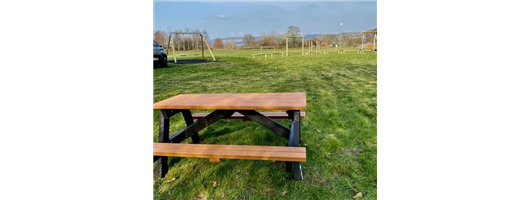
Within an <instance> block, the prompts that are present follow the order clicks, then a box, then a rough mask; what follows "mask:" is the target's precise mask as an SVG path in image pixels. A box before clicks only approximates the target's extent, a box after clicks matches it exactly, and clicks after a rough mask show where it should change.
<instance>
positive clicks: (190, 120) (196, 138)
mask: <svg viewBox="0 0 530 200" xmlns="http://www.w3.org/2000/svg"><path fill="white" fill-rule="evenodd" d="M182 116H183V117H184V121H186V126H191V125H192V124H193V122H194V121H193V117H192V116H191V111H190V110H182ZM191 141H192V142H193V143H194V144H199V143H200V138H199V133H193V135H191Z"/></svg>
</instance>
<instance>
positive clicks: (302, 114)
mask: <svg viewBox="0 0 530 200" xmlns="http://www.w3.org/2000/svg"><path fill="white" fill-rule="evenodd" d="M208 114H210V113H195V114H193V115H192V117H193V119H202V118H204V117H206V115H208ZM261 114H263V115H265V116H267V117H268V118H271V119H288V118H289V115H288V114H287V113H285V112H261ZM300 118H301V119H305V112H300ZM229 119H242V120H244V121H248V120H249V119H248V118H246V117H245V116H244V115H242V114H241V113H238V112H235V113H234V114H233V115H232V116H231V117H230V118H229Z"/></svg>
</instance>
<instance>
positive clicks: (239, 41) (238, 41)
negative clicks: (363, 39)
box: [221, 29, 377, 46]
mask: <svg viewBox="0 0 530 200" xmlns="http://www.w3.org/2000/svg"><path fill="white" fill-rule="evenodd" d="M375 30H377V29H375ZM326 35H327V34H309V35H304V40H310V39H313V38H316V37H320V38H323V37H324V36H326ZM333 35H336V36H339V35H340V34H338V33H337V34H333ZM356 35H361V32H343V33H342V37H351V36H356ZM260 38H261V37H254V39H256V40H259V39H260ZM231 39H233V40H234V41H235V42H236V46H242V45H243V37H226V38H221V40H222V41H223V42H227V41H228V40H231Z"/></svg>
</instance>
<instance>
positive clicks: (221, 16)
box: [217, 15, 226, 18]
mask: <svg viewBox="0 0 530 200" xmlns="http://www.w3.org/2000/svg"><path fill="white" fill-rule="evenodd" d="M217 16H218V17H220V18H225V17H226V16H224V15H217Z"/></svg>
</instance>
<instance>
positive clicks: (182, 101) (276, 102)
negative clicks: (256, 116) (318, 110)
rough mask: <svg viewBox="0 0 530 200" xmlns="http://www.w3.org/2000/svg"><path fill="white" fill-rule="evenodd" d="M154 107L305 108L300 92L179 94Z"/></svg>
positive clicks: (303, 96) (222, 108)
mask: <svg viewBox="0 0 530 200" xmlns="http://www.w3.org/2000/svg"><path fill="white" fill-rule="evenodd" d="M153 108H154V109H157V110H160V109H204V110H305V109H306V95H305V93H304V92H301V93H237V94H180V95H177V96H174V97H171V98H169V99H166V100H163V101H160V102H157V103H155V104H154V105H153Z"/></svg>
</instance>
